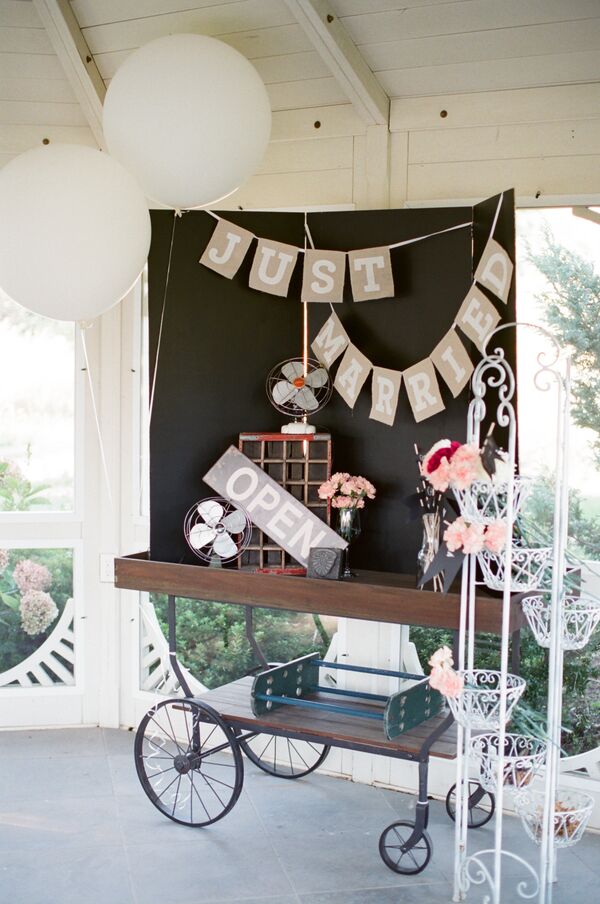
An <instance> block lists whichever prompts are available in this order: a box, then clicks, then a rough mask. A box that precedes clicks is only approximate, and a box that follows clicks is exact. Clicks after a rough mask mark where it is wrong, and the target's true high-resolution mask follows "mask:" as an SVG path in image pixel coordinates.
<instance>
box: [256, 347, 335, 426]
mask: <svg viewBox="0 0 600 904" xmlns="http://www.w3.org/2000/svg"><path fill="white" fill-rule="evenodd" d="M332 391H333V386H332V383H331V378H330V376H329V371H328V370H327V368H326V367H323V365H322V364H320V363H319V361H316V360H315V359H314V358H307V359H304V358H289V359H288V360H287V361H282V362H281V363H280V364H278V365H277V366H276V367H274V368H273V370H272V371H271V372H270V374H269V376H268V377H267V396H268V398H269V401H270V403H271V405H273V407H274V408H275V409H276V410H277V411H279V412H280V413H281V414H286V415H289V416H291V417H293V418H294V420H293V421H292V422H291V423H289V424H285V425H284V426H283V427H282V428H281V432H282V433H294V434H303V433H315V432H316V428H315V427H313V426H312V425H311V424H307V423H306V419H307V417H308V415H309V414H316V412H317V411H320V410H321V409H322V408H324V407H325V405H326V404H327V402H328V401H329V399H330V398H331V393H332Z"/></svg>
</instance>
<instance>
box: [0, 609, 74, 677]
mask: <svg viewBox="0 0 600 904" xmlns="http://www.w3.org/2000/svg"><path fill="white" fill-rule="evenodd" d="M74 611H75V607H74V604H73V600H72V599H69V600H67V602H66V605H65V608H64V609H63V611H62V613H61V616H60V618H59V620H58V622H57V623H56V627H55V628H54V630H53V632H52V634H51V635H50V637H47V638H46V640H45V641H44V642H43V644H41V646H39V647H38V649H37V650H35V652H33V653H31V655H30V656H27V658H26V659H24V660H23V661H22V662H20V663H19V664H18V665H15V666H13V667H12V668H11V669H7V671H6V672H2V673H1V674H0V687H8V686H12V687H15V686H18V687H36V686H38V685H39V686H42V687H56V686H57V685H65V686H72V685H74V684H75V632H74V626H73V617H74ZM59 656H60V659H59V658H58V657H59ZM65 663H66V664H65Z"/></svg>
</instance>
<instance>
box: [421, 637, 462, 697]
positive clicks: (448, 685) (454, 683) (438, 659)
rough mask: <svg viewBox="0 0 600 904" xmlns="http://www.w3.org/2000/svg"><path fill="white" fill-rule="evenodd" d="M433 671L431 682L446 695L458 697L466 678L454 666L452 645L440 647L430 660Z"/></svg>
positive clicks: (431, 684)
mask: <svg viewBox="0 0 600 904" xmlns="http://www.w3.org/2000/svg"><path fill="white" fill-rule="evenodd" d="M429 665H430V666H431V673H430V675H429V684H430V686H431V687H433V688H434V689H435V690H436V691H439V692H440V694H443V695H444V697H458V696H459V694H460V693H461V691H462V689H463V686H464V683H465V682H464V678H463V676H462V675H460V674H459V673H458V672H455V671H454V669H453V668H452V666H453V665H454V660H453V658H452V650H451V649H450V647H440V648H439V650H436V651H435V653H434V654H433V656H432V657H431V659H430V660H429Z"/></svg>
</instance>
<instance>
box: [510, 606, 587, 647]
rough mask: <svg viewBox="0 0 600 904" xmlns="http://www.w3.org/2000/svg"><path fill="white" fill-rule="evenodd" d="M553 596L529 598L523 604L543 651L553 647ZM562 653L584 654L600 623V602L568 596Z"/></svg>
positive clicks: (526, 616)
mask: <svg viewBox="0 0 600 904" xmlns="http://www.w3.org/2000/svg"><path fill="white" fill-rule="evenodd" d="M551 602H552V601H551V598H550V595H549V594H536V595H535V596H528V597H525V599H524V600H523V602H522V603H521V605H522V607H523V612H524V614H525V618H526V619H527V624H528V625H529V627H530V629H531V631H532V633H533V635H534V637H535V639H536V641H537V642H538V644H539V645H540V647H549V646H550V638H551V630H550V629H551V622H552V605H551ZM561 614H562V619H561V633H560V643H561V645H562V649H563V650H564V651H565V652H566V651H567V650H583V648H584V647H585V646H587V644H588V643H589V641H590V638H591V636H592V634H593V632H594V629H595V628H596V626H597V625H598V623H599V622H600V602H598V600H595V599H590V598H589V597H586V596H568V595H567V596H565V597H564V598H563V602H562V613H561Z"/></svg>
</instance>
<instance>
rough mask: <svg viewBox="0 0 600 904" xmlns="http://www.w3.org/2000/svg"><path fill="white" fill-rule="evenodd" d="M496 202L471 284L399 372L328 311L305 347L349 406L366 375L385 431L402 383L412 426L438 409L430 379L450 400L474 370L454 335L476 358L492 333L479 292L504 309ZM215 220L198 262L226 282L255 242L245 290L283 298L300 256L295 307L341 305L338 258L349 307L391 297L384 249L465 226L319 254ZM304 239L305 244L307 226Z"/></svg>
mask: <svg viewBox="0 0 600 904" xmlns="http://www.w3.org/2000/svg"><path fill="white" fill-rule="evenodd" d="M502 197H503V196H502V195H501V196H500V199H499V202H498V207H497V210H496V216H495V218H494V223H493V225H492V228H491V230H490V236H489V239H488V241H487V243H486V246H485V249H484V252H483V254H482V256H481V259H480V261H479V263H478V265H477V269H476V270H475V273H474V274H473V284H472V286H471V288H470V289H469V291H468V292H467V295H466V296H465V298H464V300H463V301H462V304H461V306H460V309H459V310H458V313H457V314H456V318H455V320H454V322H453V323H452V326H451V327H450V329H449V330H448V332H447V333H446V334H445V336H444V337H443V339H442V340H441V341H440V342H438V344H437V345H436V346H435V348H434V349H433V350H432V352H431V353H430V355H429V356H428V357H426V358H424V359H423V360H422V361H419V362H418V363H417V364H413V365H412V366H411V367H408V368H406V369H404V370H390V369H389V368H385V367H379V366H378V365H377V364H373V362H371V361H370V360H369V358H368V357H367V356H366V355H365V354H363V352H361V350H360V349H359V348H358V347H357V346H356V345H354V343H353V342H352V340H351V338H350V337H349V336H348V334H347V332H346V330H345V329H344V326H343V325H342V322H341V321H340V319H339V317H338V316H337V314H335V312H334V311H333V307H332V308H331V315H330V316H329V317H328V319H327V320H326V321H325V323H324V324H323V326H322V327H321V329H320V330H319V332H318V334H317V335H316V337H315V339H314V340H313V343H312V345H311V348H312V350H313V353H314V355H315V357H316V358H317V359H318V360H319V362H320V363H321V364H322V365H324V366H325V367H327V368H330V367H331V366H332V365H333V364H334V363H335V362H336V361H338V359H340V357H341V361H340V363H339V365H338V369H337V373H336V376H335V380H334V388H335V389H336V391H337V392H338V393H339V394H340V395H341V396H342V398H343V399H344V401H345V402H346V404H347V405H348V406H349V407H350V408H354V406H355V404H356V401H357V399H358V397H359V395H360V393H361V391H362V389H363V387H364V385H365V383H366V382H367V380H368V378H369V376H370V375H371V374H372V380H371V410H370V414H369V417H370V418H371V419H372V420H374V421H379V422H380V423H382V424H385V425H387V426H389V427H391V426H393V424H394V420H395V417H396V412H397V408H398V403H399V398H400V389H401V387H402V384H404V387H405V390H406V394H407V396H408V401H409V404H410V407H411V409H412V412H413V416H414V418H415V421H417V422H419V421H423V420H425V419H426V418H430V417H433V416H434V415H436V414H438V413H439V412H441V411H443V410H444V408H445V405H444V401H443V399H442V393H441V390H440V385H439V383H438V378H437V374H439V375H440V376H441V378H442V380H443V381H444V383H445V384H446V386H447V387H448V389H449V390H450V392H451V393H452V395H453V396H454V397H455V398H456V396H458V395H459V394H460V393H461V392H462V391H463V389H464V388H465V386H467V384H468V383H469V380H470V378H471V375H472V373H473V370H474V364H473V362H472V360H471V357H470V354H469V353H468V352H467V349H466V348H465V345H464V342H463V340H462V339H461V337H460V335H459V333H458V329H460V331H461V332H462V333H463V334H464V336H466V337H467V339H469V340H471V342H472V343H474V345H475V346H476V347H477V349H478V350H479V351H480V352H483V350H484V347H485V343H486V340H487V338H488V337H489V335H490V333H492V332H493V330H494V329H495V328H496V327H497V325H498V323H499V322H500V319H501V315H500V313H499V312H498V311H497V310H496V308H495V307H494V305H493V304H492V302H491V301H490V299H489V297H488V295H487V294H486V293H485V292H484V291H483V289H485V290H486V291H487V292H489V293H491V294H492V295H494V296H495V297H496V298H498V299H499V300H500V301H501V302H502V303H503V304H507V302H508V296H509V293H510V288H511V284H512V278H513V273H514V265H513V262H512V260H511V258H510V256H509V255H508V253H507V252H506V251H505V249H504V248H502V246H501V245H500V244H499V243H498V242H497V241H496V240H495V239H494V238H493V234H494V230H495V226H496V222H497V218H498V214H499V213H500V209H501V205H502ZM211 216H214V217H215V219H216V220H217V221H218V222H217V226H216V228H215V230H214V232H213V234H212V236H211V238H210V241H209V243H208V245H207V246H206V248H205V249H204V253H203V254H202V256H201V258H200V263H201V264H203V265H204V266H205V267H209V268H210V269H211V270H214V271H215V272H216V273H220V274H221V275H222V276H225V277H226V278H227V279H232V278H233V277H234V276H235V274H236V273H237V272H238V270H239V268H240V266H241V264H242V262H243V261H244V259H245V257H246V255H247V253H248V250H249V248H250V245H251V244H252V242H253V241H254V239H256V240H257V245H256V250H255V253H254V258H253V261H252V267H251V271H250V277H249V286H250V288H252V289H256V290H257V291H259V292H265V293H267V294H269V295H277V296H280V297H287V295H288V293H289V287H290V281H291V278H292V275H293V272H294V268H295V266H296V263H297V260H298V257H299V255H300V254H304V260H303V266H302V290H301V296H300V298H301V301H302V302H303V303H323V302H326V303H329V305H331V306H332V305H334V304H340V303H342V302H343V296H344V282H345V276H346V260H347V261H348V267H349V271H350V284H351V288H352V297H353V299H354V301H355V302H364V301H369V300H371V299H379V298H394V295H395V292H394V277H393V272H392V262H391V255H390V251H391V250H393V249H394V248H398V247H400V246H401V245H406V244H410V243H411V242H413V241H414V242H416V241H421V240H422V239H426V238H431V237H432V236H433V235H439V234H441V233H443V232H448V231H452V230H454V229H462V228H464V227H466V226H470V225H471V223H461V224H459V225H458V226H451V227H449V228H448V229H443V230H440V231H439V232H436V233H431V234H430V235H425V236H417V237H416V238H414V239H408V240H405V241H402V242H398V243H396V244H392V245H389V246H381V247H377V248H363V249H358V250H353V251H327V250H323V249H319V248H314V247H311V248H299V247H296V246H294V245H287V244H284V243H282V242H276V241H273V240H271V239H264V238H260V237H258V236H255V235H254V234H253V233H251V232H249V231H248V230H246V229H242V227H240V226H237V225H236V224H234V223H229V222H227V221H226V220H222V219H221V218H220V217H218V216H217V215H216V214H211ZM307 236H308V238H309V240H310V242H311V245H312V238H311V237H310V232H309V231H308V228H307Z"/></svg>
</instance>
